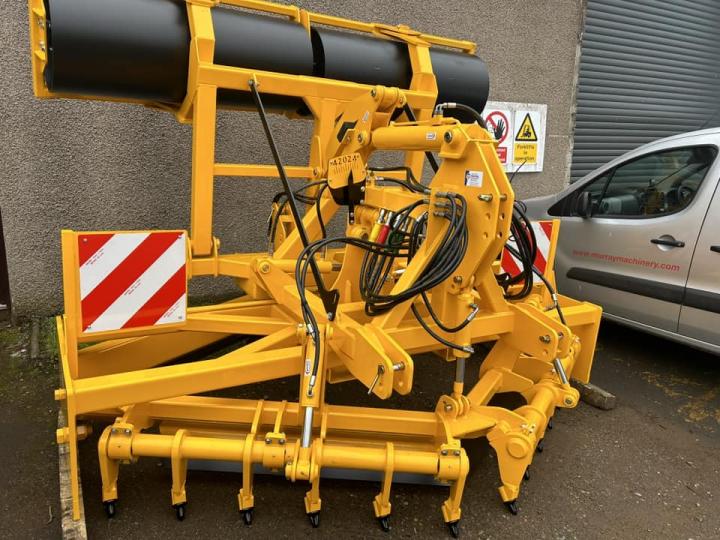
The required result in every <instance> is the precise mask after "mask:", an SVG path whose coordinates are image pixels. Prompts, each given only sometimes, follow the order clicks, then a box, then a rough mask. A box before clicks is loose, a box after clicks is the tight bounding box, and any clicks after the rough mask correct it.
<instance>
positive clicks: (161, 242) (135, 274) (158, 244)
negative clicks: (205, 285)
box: [77, 231, 187, 333]
mask: <svg viewBox="0 0 720 540" xmlns="http://www.w3.org/2000/svg"><path fill="white" fill-rule="evenodd" d="M77 239H78V262H79V287H80V318H81V329H82V331H83V332H85V333H92V332H106V331H112V330H121V329H124V328H137V327H141V326H157V325H164V324H174V323H182V322H184V321H185V317H186V311H187V276H186V262H187V261H186V257H187V245H186V238H185V232H184V231H163V232H119V233H79V234H78V235H77Z"/></svg>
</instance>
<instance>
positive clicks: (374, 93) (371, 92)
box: [370, 88, 377, 97]
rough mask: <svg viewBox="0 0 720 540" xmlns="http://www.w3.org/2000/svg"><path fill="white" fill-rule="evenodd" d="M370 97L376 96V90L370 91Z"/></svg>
mask: <svg viewBox="0 0 720 540" xmlns="http://www.w3.org/2000/svg"><path fill="white" fill-rule="evenodd" d="M370 95H371V96H372V97H375V96H377V90H376V89H375V88H373V89H372V90H370Z"/></svg>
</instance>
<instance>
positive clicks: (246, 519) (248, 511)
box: [240, 508, 253, 525]
mask: <svg viewBox="0 0 720 540" xmlns="http://www.w3.org/2000/svg"><path fill="white" fill-rule="evenodd" d="M240 513H241V514H242V519H243V523H245V525H252V520H253V509H252V508H245V509H244V510H240Z"/></svg>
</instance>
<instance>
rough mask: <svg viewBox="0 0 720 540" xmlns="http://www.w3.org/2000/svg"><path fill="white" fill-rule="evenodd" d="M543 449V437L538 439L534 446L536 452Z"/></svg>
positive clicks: (540, 451) (540, 452) (539, 452)
mask: <svg viewBox="0 0 720 540" xmlns="http://www.w3.org/2000/svg"><path fill="white" fill-rule="evenodd" d="M543 450H545V439H540V440H539V441H538V443H537V446H536V447H535V451H536V452H537V453H538V454H542V452H543Z"/></svg>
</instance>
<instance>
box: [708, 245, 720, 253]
mask: <svg viewBox="0 0 720 540" xmlns="http://www.w3.org/2000/svg"><path fill="white" fill-rule="evenodd" d="M710 251H714V252H715V253H720V246H710Z"/></svg>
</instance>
